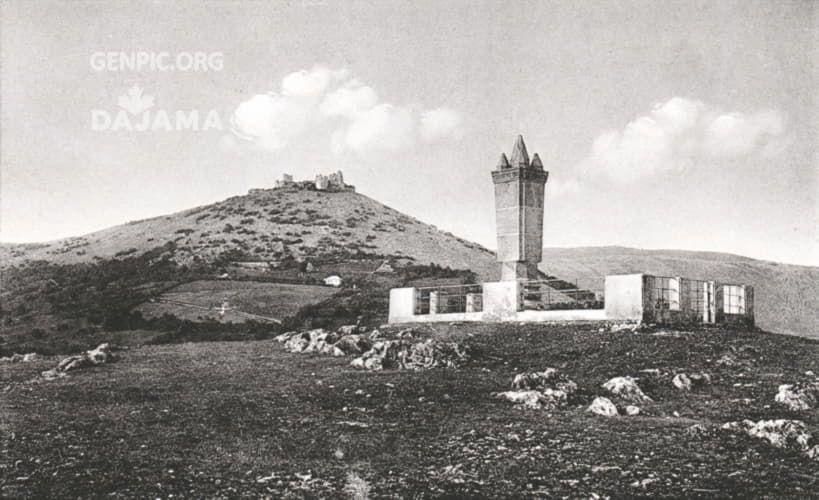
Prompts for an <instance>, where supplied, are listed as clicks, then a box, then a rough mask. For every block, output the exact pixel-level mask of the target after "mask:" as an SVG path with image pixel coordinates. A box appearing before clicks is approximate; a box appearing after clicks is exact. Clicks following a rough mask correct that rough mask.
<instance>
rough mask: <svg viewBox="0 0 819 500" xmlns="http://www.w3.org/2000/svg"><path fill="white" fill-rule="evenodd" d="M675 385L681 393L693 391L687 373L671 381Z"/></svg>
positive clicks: (680, 374)
mask: <svg viewBox="0 0 819 500" xmlns="http://www.w3.org/2000/svg"><path fill="white" fill-rule="evenodd" d="M671 383H672V384H674V387H676V388H677V389H679V390H681V391H690V390H691V379H689V378H688V376H687V375H686V374H685V373H678V374H676V375H674V379H673V380H672V381H671Z"/></svg>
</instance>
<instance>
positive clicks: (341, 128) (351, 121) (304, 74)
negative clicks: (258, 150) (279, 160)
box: [231, 66, 462, 155]
mask: <svg viewBox="0 0 819 500" xmlns="http://www.w3.org/2000/svg"><path fill="white" fill-rule="evenodd" d="M231 123H232V125H233V127H232V130H233V132H234V134H235V135H236V136H237V137H240V138H242V139H245V140H247V141H251V142H253V143H254V144H256V145H257V146H260V147H262V148H264V149H267V150H270V151H276V150H279V149H282V148H285V147H287V146H288V145H289V144H291V143H292V142H293V141H296V140H302V139H307V138H308V137H309V138H310V139H311V140H312V141H313V142H315V138H316V137H317V136H318V137H320V136H321V135H323V134H327V139H328V143H329V145H330V148H331V151H332V152H334V153H336V154H356V155H366V154H369V153H377V152H385V151H387V152H388V151H398V150H402V149H407V148H411V147H413V146H415V145H416V144H418V143H419V142H420V141H426V142H434V141H441V140H444V139H446V138H450V137H452V138H460V137H461V136H462V128H461V124H462V118H461V116H460V114H459V113H458V112H457V111H455V110H453V109H450V108H446V107H440V108H436V109H431V110H422V109H421V110H418V109H414V108H412V107H408V106H400V105H396V104H392V103H388V102H383V101H381V100H380V99H379V96H378V94H377V93H376V91H375V90H374V89H373V88H372V87H370V86H368V85H365V84H364V83H362V82H361V81H360V80H358V79H356V78H353V77H352V75H351V74H350V72H349V71H347V70H346V69H340V70H332V69H330V68H327V67H324V66H315V67H314V68H313V69H311V70H301V71H297V72H295V73H291V74H289V75H287V76H285V77H284V78H283V79H282V84H281V90H280V91H279V92H276V91H273V92H268V93H266V94H258V95H255V96H253V97H251V98H250V99H248V100H247V101H244V102H243V103H241V104H240V105H239V106H238V107H237V108H236V110H235V112H234V114H233V117H232V120H231Z"/></svg>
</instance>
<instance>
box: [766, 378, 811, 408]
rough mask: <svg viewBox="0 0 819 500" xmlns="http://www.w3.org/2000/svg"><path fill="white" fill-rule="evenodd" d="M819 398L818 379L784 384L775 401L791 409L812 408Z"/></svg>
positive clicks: (780, 387)
mask: <svg viewBox="0 0 819 500" xmlns="http://www.w3.org/2000/svg"><path fill="white" fill-rule="evenodd" d="M818 400H819V382H817V381H814V382H797V383H796V384H782V385H780V386H779V392H777V393H776V396H775V397H774V401H776V402H777V403H779V404H783V405H785V406H787V407H788V408H790V409H791V410H810V409H811V408H814V407H815V406H816V403H817V401H818Z"/></svg>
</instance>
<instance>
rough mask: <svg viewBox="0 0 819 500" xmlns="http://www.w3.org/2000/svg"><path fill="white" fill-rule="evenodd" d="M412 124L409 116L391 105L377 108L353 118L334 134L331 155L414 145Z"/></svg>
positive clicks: (404, 109) (399, 148)
mask: <svg viewBox="0 0 819 500" xmlns="http://www.w3.org/2000/svg"><path fill="white" fill-rule="evenodd" d="M414 134H415V122H414V119H413V116H412V112H411V111H410V110H408V109H406V108H401V107H396V106H393V105H391V104H379V105H377V106H375V107H373V108H371V109H369V110H367V111H364V112H361V113H359V114H357V115H356V116H355V118H353V120H352V121H351V122H350V123H349V125H348V126H347V127H346V128H344V129H339V130H338V131H337V132H336V135H335V136H334V138H333V139H334V140H333V151H334V152H336V153H342V152H346V151H351V152H356V153H362V154H366V153H368V152H378V151H397V150H401V149H404V148H407V147H410V146H412V145H413V144H414V143H415V135H414Z"/></svg>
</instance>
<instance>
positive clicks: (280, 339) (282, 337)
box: [273, 332, 299, 343]
mask: <svg viewBox="0 0 819 500" xmlns="http://www.w3.org/2000/svg"><path fill="white" fill-rule="evenodd" d="M298 334H299V332H285V333H282V334H281V335H276V336H275V337H274V338H273V340H275V341H276V342H281V343H284V342H287V341H288V340H290V338H291V337H293V336H294V335H298Z"/></svg>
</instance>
